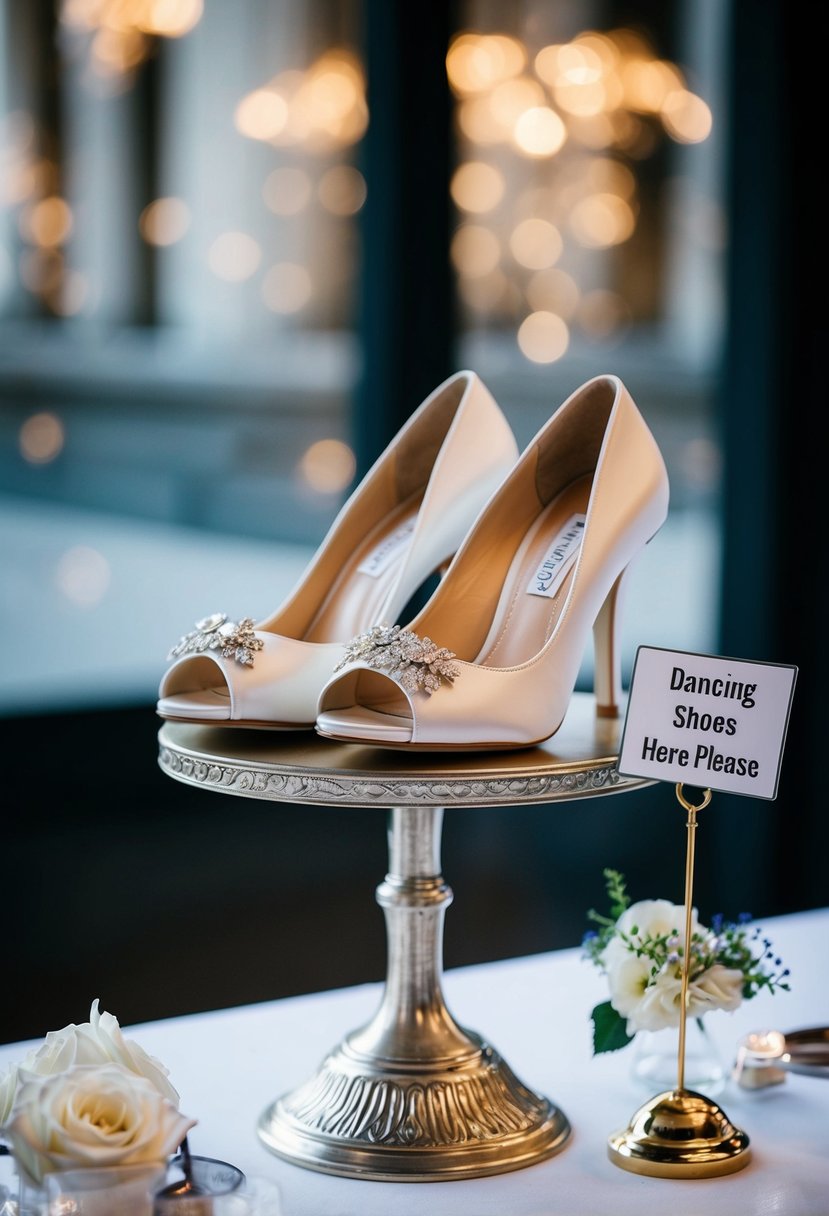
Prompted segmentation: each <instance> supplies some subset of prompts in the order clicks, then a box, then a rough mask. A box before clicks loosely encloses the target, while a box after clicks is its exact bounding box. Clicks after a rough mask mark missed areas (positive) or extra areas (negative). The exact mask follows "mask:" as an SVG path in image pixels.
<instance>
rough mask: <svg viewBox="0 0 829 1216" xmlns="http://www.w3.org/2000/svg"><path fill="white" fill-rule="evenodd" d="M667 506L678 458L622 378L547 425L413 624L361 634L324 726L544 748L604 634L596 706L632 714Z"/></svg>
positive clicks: (339, 732)
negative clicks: (631, 667) (639, 633)
mask: <svg viewBox="0 0 829 1216" xmlns="http://www.w3.org/2000/svg"><path fill="white" fill-rule="evenodd" d="M667 511H668V476H667V473H666V472H665V464H664V462H663V460H662V456H661V454H660V452H659V448H658V447H657V446H656V442H655V440H654V438H653V436H652V435H651V433H650V431H649V430H648V428H647V426H646V424H645V421H644V419H643V418H642V415H641V414H640V413H639V411H638V410H637V408H636V406H635V404H634V402H633V400H632V398H631V397H630V395H629V393H628V392H627V390H626V389H625V387H624V385H623V384H622V382H621V381H620V380H619V379H618V377H616V376H598V377H597V378H596V379H595V380H591V381H589V382H588V383H587V384H585V385H583V386H582V388H580V389H579V390H578V391H577V392H575V393H574V394H573V395H572V397H570V398H569V399H568V400H567V401H565V403H564V405H563V406H562V407H561V408H560V409H559V410H558V411H557V412H556V413H555V414H554V415H553V417H552V418H551V419H550V421H549V422H548V423H547V425H546V426H544V427H542V429H541V430H540V431H539V433H538V434H537V435H536V437H535V439H534V440H533V441H532V442H531V443H530V445H529V447H528V448H527V449H526V451H525V452H524V454H523V455H522V456H521V457H520V459H519V460H518V462H517V464H516V465H515V467H514V469H513V470H512V472H511V473H510V475H509V476H508V477H507V478H506V480H505V481H504V483H503V485H502V486H501V488H500V489H499V490H498V492H497V493H496V494H495V495H494V496H493V497H492V498H491V499H490V501H489V503H488V504H487V506H486V507H485V508H484V510H483V511H482V513H481V515H480V516H479V517H478V519H477V521H476V523H475V525H474V526H473V528H472V530H471V532H470V533H469V535H468V536H467V538H466V540H465V541H464V542H463V544H462V545H461V547H460V549H459V550H458V552H457V554H456V555H455V559H454V561H453V562H452V566H451V568H450V570H449V572H448V573H447V575H446V577H445V578H444V579H443V581H442V582H441V583H440V584H439V586H438V588H437V590H436V591H435V592H434V594H433V595H432V598H431V599H430V600H429V602H428V604H426V606H425V607H424V608H423V609H422V610H421V611H420V612H419V613H418V615H417V616H416V617H415V618H414V620H413V621H412V623H411V624H410V625H409V626H408V627H407V628H406V629H401V628H400V627H398V626H394V627H389V626H380V625H378V626H375V627H374V628H373V629H372V630H370V631H369V632H368V633H364V634H362V635H360V636H359V637H356V638H354V639H353V640H352V641H351V642H350V643H349V645H348V647H347V648H346V654H345V656H344V658H343V659H341V660H340V662H339V664H338V666H337V669H336V670H337V672H339V673H340V674H335V675H334V676H333V677H332V678H331V679H330V680H329V681H328V683H327V684H326V686H325V688H324V689H323V691H322V695H321V697H320V706H319V713H318V716H317V730H318V731H319V732H320V734H324V735H327V736H330V737H332V738H335V739H343V740H350V741H355V742H357V741H358V742H361V743H373V744H375V745H379V746H384V747H402V748H405V749H408V748H422V749H424V750H435V749H440V748H446V749H451V750H453V751H468V750H470V749H473V748H487V749H490V750H495V749H500V748H517V747H531V746H532V745H534V744H536V743H540V742H542V741H543V740H545V739H549V737H550V736H551V735H553V734H555V732H556V731H557V730H558V728H559V726H560V725H561V723H562V721H563V719H564V715H565V713H566V712H567V707H568V705H569V703H570V698H571V697H572V694H573V688H574V686H575V683H576V678H577V676H578V671H579V666H580V663H581V658H582V655H583V653H584V650H585V647H586V645H587V642H588V639H589V636H590V630H591V628H592V629H593V633H594V638H595V655H596V676H595V689H596V700H597V711H598V713H599V715H600V716H602V717H606V716H610V715H614V716H615V715H616V714H618V712H619V701H620V687H619V686H620V678H619V623H620V619H621V613H620V589H621V584H622V581H623V575H624V573H625V571H626V570H627V568H628V566H629V565H630V563H631V561H632V560H633V558H634V557H635V556H636V555H637V554H638V553H639V552H640V551H641V549H642V548H643V547H644V545H645V544H646V543H647V541H648V540H649V539H650V538H651V537H652V536H653V534H654V532H656V531H657V529H658V528H659V527H661V525H662V523H663V522H664V519H665V516H666V514H667Z"/></svg>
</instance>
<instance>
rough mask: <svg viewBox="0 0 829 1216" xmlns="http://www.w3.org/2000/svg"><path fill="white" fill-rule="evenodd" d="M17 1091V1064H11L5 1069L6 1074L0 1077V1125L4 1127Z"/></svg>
mask: <svg viewBox="0 0 829 1216" xmlns="http://www.w3.org/2000/svg"><path fill="white" fill-rule="evenodd" d="M16 1093H17V1065H16V1064H12V1065H10V1066H9V1068H7V1069H6V1075H5V1077H3V1078H2V1079H0V1127H5V1125H6V1120H7V1119H8V1117H9V1115H10V1114H11V1113H12V1106H13V1105H14V1095H15V1094H16Z"/></svg>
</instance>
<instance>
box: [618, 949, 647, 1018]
mask: <svg viewBox="0 0 829 1216" xmlns="http://www.w3.org/2000/svg"><path fill="white" fill-rule="evenodd" d="M650 973H651V963H650V960H649V959H646V958H637V957H636V955H635V954H628V953H626V954H625V956H624V958H620V959H619V960H618V962H616V963H615V964H614V966H613V968H612V970H609V971H608V974H607V980H608V988H609V989H610V1003H611V1005H612V1006H613V1008H614V1009H615V1010H616V1012H617V1013H618V1014H620V1015H621V1017H623V1018H630V1017H632V1016H633V1015H634V1014H635V1013H636V1011H637V1010H638V1008H639V1006H640V1005H641V1003H642V1000H643V998H644V995H645V991H646V989H647V985H648V981H649V979H650ZM632 1033H633V1031H632V1030H631V1029H630V1023H628V1034H632Z"/></svg>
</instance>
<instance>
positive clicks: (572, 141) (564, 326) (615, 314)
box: [446, 23, 713, 363]
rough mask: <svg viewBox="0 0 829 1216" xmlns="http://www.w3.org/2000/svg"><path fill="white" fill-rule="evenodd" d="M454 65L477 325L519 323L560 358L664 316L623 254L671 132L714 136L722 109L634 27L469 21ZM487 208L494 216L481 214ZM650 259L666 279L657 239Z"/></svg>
mask: <svg viewBox="0 0 829 1216" xmlns="http://www.w3.org/2000/svg"><path fill="white" fill-rule="evenodd" d="M527 28H530V26H529V23H527ZM446 67H447V72H448V75H449V81H450V84H451V87H452V89H453V91H454V94H455V96H456V98H457V102H458V112H457V125H458V134H459V138H460V141H461V157H462V163H461V165H460V167H459V168H458V170H457V172H456V174H455V177H454V179H453V182H452V197H453V200H454V202H455V205H456V206H457V208H458V210H459V212H460V213H461V219H462V222H461V223H460V224H459V226H458V228H457V230H456V233H455V237H454V241H453V245H452V259H453V262H454V265H455V267H456V270H457V272H458V275H459V276H460V295H461V300H462V302H463V305H464V307H465V320H466V325H467V327H468V328H470V329H475V328H476V327H482V326H483V327H485V328H487V329H491V328H497V329H502V330H503V329H506V330H508V329H512V330H513V332H514V333H515V337H516V341H517V345H518V348H519V350H520V351H521V353H522V354H523V355H524V356H525V358H527V359H528V360H530V361H531V362H538V363H550V362H554V361H555V360H557V359H560V358H561V357H562V355H563V354H564V353H565V352H566V351H567V349H568V347H569V345H570V341H571V338H572V337H576V338H579V339H586V340H588V341H609V340H613V339H614V337H615V338H618V337H619V336H620V335H621V334H622V333H623V331H624V329H625V327H626V326H627V324H629V323H630V321H631V320H636V319H639V320H650V319H652V316H653V315H654V314H655V313H656V312H657V311H658V301H656V300H654V299H653V298H652V297H651V298H650V299H644V300H643V299H642V298H641V296H640V297H639V298H637V299H631V300H628V299H626V298H625V291H626V276H625V274H624V273H623V269H622V268H621V267H620V264H619V262H618V261H617V260H616V259H615V258H614V251H615V250H616V249H617V248H619V247H621V246H624V245H625V244H626V243H627V242H630V241H631V240H632V238H633V237H634V236H635V234H636V233H637V228H638V226H639V224H640V222H641V218H642V184H641V181H640V167H641V165H642V162H643V161H645V160H647V159H648V158H649V157H651V156H653V155H654V154H655V153H656V152H657V150H658V148H659V146H660V142H661V141H664V139H665V137H668V138H669V139H671V140H674V141H676V142H677V143H686V144H690V143H697V142H700V141H702V140H704V139H706V138H707V137H708V135H709V134H710V132H711V128H712V121H713V120H712V115H711V110H710V108H709V107H708V105H707V103H706V102H705V101H704V100H703V99H702V98H701V97H699V96H697V95H696V94H695V93H693V92H692V91H691V90H690V89H689V88H688V87H687V84H686V81H685V77H684V75H683V73H682V71H681V70H680V69H679V67H677V65H676V64H673V63H669V62H667V61H666V60H664V59H660V58H659V57H658V56H657V54H656V52H655V51H654V49H653V47H652V46H651V44H650V43H649V42H648V40H647V38H646V37H645V36H644V35H643V34H641V33H639V32H634V31H632V30H626V29H618V30H610V31H608V32H601V33H600V32H598V31H594V30H585V31H583V32H582V33H579V34H577V35H576V36H575V37H573V38H572V39H570V40H569V41H567V42H562V43H551V44H548V45H544V46H532V45H530V42H529V39H528V40H527V41H523V40H522V39H521V38H517V37H514V36H512V35H509V36H508V35H507V34H505V33H498V32H487V33H484V32H477V31H472V30H466V31H463V32H461V33H459V34H458V35H457V36H456V37H455V39H454V40H453V41H452V44H451V46H450V48H449V52H448V54H447V57H446ZM476 213H477V214H478V215H480V217H481V220H482V221H483V219H484V217H485V224H484V223H483V222H482V223H481V224H470V223H468V222H467V220H466V216H467V215H469V214H473V215H475V214H476ZM637 256H638V257H639V258H640V261H641V265H640V268H639V274H638V276H637V277H638V279H639V280H640V281H642V280H646V279H647V278H648V277H650V278H651V279H656V278H657V277H658V276H657V274H656V270H655V267H654V264H653V258H654V254H653V241H646V242H644V243H643V245H642V247H641V248H637ZM649 260H650V265H648V261H649ZM553 267H555V272H553V270H552V268H553ZM571 326H572V327H573V332H572V333H571Z"/></svg>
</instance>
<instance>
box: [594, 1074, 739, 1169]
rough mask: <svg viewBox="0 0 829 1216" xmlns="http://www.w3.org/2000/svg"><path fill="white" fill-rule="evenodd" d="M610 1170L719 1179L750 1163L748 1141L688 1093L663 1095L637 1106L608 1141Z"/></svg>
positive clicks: (708, 1102) (710, 1105)
mask: <svg viewBox="0 0 829 1216" xmlns="http://www.w3.org/2000/svg"><path fill="white" fill-rule="evenodd" d="M607 1155H608V1157H609V1158H610V1160H611V1161H612V1162H613V1164H614V1165H618V1166H619V1167H620V1168H621V1169H623V1170H629V1171H630V1173H632V1174H645V1175H647V1176H648V1177H650V1178H720V1177H722V1175H723V1174H736V1172H737V1170H741V1169H743V1168H744V1166H746V1165H748V1163H749V1161H750V1160H751V1149H750V1148H749V1141H748V1136H747V1135H746V1134H745V1132H743V1131H740V1129H739V1128H737V1127H735V1126H734V1124H733V1123H732V1122H731V1120H730V1119H729V1118H728V1116H727V1115H726V1113H725V1111H723V1110H722V1109H721V1108H720V1107H719V1106H718V1105H717V1103H716V1102H714V1101H712V1099H711V1098H706V1097H705V1095H704V1094H698V1093H694V1091H693V1090H690V1089H685V1090H676V1089H674V1090H668V1092H667V1093H664V1094H657V1096H656V1097H655V1098H651V1099H650V1101H649V1102H646V1103H645V1105H644V1106H641V1107H640V1108H639V1110H638V1111H637V1112H636V1114H635V1115H634V1116H633V1118H632V1119H631V1121H630V1123H629V1124H628V1126H627V1127H626V1128H625V1130H624V1131H623V1132H617V1134H616V1135H615V1136H611V1137H610V1139H609V1141H608V1145H607Z"/></svg>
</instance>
